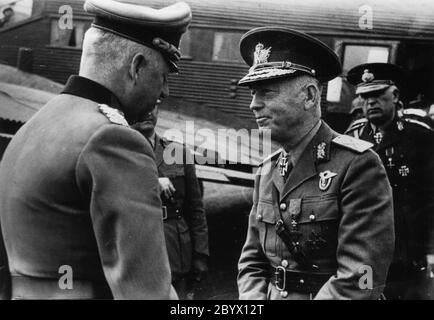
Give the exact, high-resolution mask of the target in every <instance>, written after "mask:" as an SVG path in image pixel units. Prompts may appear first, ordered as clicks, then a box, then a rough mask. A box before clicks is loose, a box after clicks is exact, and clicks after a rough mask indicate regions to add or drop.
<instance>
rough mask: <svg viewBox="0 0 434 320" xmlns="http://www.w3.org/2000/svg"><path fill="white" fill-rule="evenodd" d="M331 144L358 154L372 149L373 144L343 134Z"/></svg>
mask: <svg viewBox="0 0 434 320" xmlns="http://www.w3.org/2000/svg"><path fill="white" fill-rule="evenodd" d="M332 142H334V143H335V144H337V145H340V146H343V147H345V148H347V149H350V150H353V151H356V152H358V153H363V152H365V151H366V150H369V149H370V148H372V147H373V146H374V144H373V143H370V142H368V141H364V140H360V139H356V138H353V137H351V136H347V135H344V134H341V135H339V136H337V137H336V138H334V139H333V140H332Z"/></svg>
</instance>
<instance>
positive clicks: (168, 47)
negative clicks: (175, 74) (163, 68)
mask: <svg viewBox="0 0 434 320" xmlns="http://www.w3.org/2000/svg"><path fill="white" fill-rule="evenodd" d="M152 44H153V45H154V46H155V47H156V48H157V49H159V50H160V51H163V52H165V53H167V54H169V55H170V56H173V57H174V58H175V60H176V61H179V60H181V51H180V50H179V49H178V48H176V47H175V46H174V45H173V44H170V43H169V42H167V41H165V40H163V39H161V38H154V39H153V40H152Z"/></svg>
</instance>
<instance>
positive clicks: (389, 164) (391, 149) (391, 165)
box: [385, 147, 395, 169]
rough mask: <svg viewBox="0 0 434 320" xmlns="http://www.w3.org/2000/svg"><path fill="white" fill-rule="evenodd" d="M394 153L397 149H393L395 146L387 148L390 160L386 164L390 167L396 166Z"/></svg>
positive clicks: (387, 155)
mask: <svg viewBox="0 0 434 320" xmlns="http://www.w3.org/2000/svg"><path fill="white" fill-rule="evenodd" d="M394 153H395V150H394V149H393V147H390V148H387V149H386V152H385V154H386V157H387V161H388V163H387V164H386V166H388V167H389V168H390V169H392V168H393V167H394V166H395V164H394V163H393V162H392V161H393V159H392V156H393V154H394Z"/></svg>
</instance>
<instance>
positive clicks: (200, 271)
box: [193, 258, 208, 282]
mask: <svg viewBox="0 0 434 320" xmlns="http://www.w3.org/2000/svg"><path fill="white" fill-rule="evenodd" d="M206 260H207V259H206V258H196V259H193V279H194V281H196V282H201V281H202V280H204V279H205V278H206V275H207V274H208V263H207V261H206Z"/></svg>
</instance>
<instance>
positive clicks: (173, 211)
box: [163, 206, 182, 221]
mask: <svg viewBox="0 0 434 320" xmlns="http://www.w3.org/2000/svg"><path fill="white" fill-rule="evenodd" d="M181 218H182V210H181V209H177V208H173V207H167V206H163V221H165V220H167V219H181Z"/></svg>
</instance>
